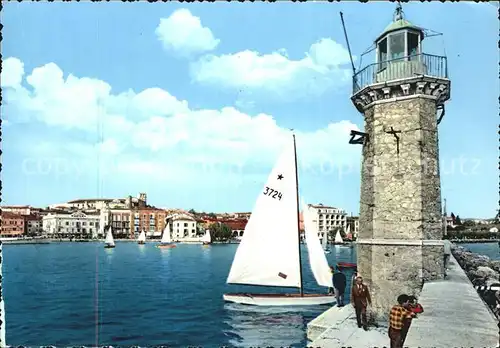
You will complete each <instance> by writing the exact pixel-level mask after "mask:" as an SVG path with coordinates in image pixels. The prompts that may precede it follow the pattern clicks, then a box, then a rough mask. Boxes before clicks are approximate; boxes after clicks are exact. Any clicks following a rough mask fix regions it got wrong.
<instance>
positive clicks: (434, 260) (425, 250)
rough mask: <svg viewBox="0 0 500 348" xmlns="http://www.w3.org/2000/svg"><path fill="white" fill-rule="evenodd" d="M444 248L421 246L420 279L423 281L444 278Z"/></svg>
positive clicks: (440, 246)
mask: <svg viewBox="0 0 500 348" xmlns="http://www.w3.org/2000/svg"><path fill="white" fill-rule="evenodd" d="M443 256H444V247H443V246H442V245H425V244H424V246H422V278H423V281H425V282H427V281H431V280H438V279H443V278H444V257H443Z"/></svg>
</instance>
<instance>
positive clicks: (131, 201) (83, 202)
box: [49, 193, 147, 211]
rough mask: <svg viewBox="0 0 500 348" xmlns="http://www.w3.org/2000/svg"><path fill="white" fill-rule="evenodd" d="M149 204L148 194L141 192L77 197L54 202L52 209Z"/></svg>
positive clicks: (118, 207) (139, 206) (137, 207)
mask: <svg viewBox="0 0 500 348" xmlns="http://www.w3.org/2000/svg"><path fill="white" fill-rule="evenodd" d="M146 206H147V195H146V194H145V193H139V194H138V195H137V197H132V196H128V197H126V198H91V199H75V200H72V201H68V202H66V203H59V204H52V205H50V206H49V208H51V209H70V208H75V209H78V210H82V211H85V210H101V209H105V208H110V209H134V208H135V209H139V208H143V207H146Z"/></svg>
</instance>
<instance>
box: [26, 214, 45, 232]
mask: <svg viewBox="0 0 500 348" xmlns="http://www.w3.org/2000/svg"><path fill="white" fill-rule="evenodd" d="M24 229H25V231H24V232H25V234H26V235H27V236H39V235H41V234H42V232H43V223H42V216H41V215H39V214H30V215H24Z"/></svg>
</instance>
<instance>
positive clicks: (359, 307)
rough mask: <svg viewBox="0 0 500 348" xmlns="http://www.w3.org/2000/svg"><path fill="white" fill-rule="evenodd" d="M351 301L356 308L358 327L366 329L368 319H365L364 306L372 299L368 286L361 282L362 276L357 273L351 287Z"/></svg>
mask: <svg viewBox="0 0 500 348" xmlns="http://www.w3.org/2000/svg"><path fill="white" fill-rule="evenodd" d="M351 303H352V305H353V306H354V309H355V310H356V321H357V322H358V327H359V328H361V327H363V329H364V330H365V331H367V330H368V321H367V319H366V307H368V305H370V304H371V303H372V299H371V297H370V290H369V289H368V286H366V285H365V284H363V277H361V276H360V275H359V274H358V275H357V276H356V284H354V285H352V287H351Z"/></svg>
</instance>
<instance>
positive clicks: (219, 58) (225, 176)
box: [1, 2, 499, 218]
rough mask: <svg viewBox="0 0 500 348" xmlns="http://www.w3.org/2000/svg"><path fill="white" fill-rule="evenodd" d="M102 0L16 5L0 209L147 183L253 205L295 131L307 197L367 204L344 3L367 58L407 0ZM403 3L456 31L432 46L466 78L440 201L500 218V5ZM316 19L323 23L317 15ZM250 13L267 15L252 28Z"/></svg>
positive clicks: (409, 13)
mask: <svg viewBox="0 0 500 348" xmlns="http://www.w3.org/2000/svg"><path fill="white" fill-rule="evenodd" d="M102 5H103V6H99V7H98V8H96V7H95V6H94V7H92V6H88V5H86V4H72V3H68V4H57V3H52V4H43V3H33V4H31V3H30V4H25V3H6V4H5V6H4V11H3V12H4V13H3V19H4V21H5V27H4V40H3V57H4V61H3V67H4V70H3V72H2V79H1V80H2V88H3V93H4V94H3V96H4V100H3V105H2V119H3V123H2V129H3V130H4V132H3V139H2V140H3V142H4V144H3V150H4V152H3V155H2V157H3V168H2V169H3V171H2V176H3V192H2V199H3V202H2V204H5V205H22V204H30V205H33V206H46V205H49V204H55V203H58V202H65V201H68V200H72V199H75V198H77V197H88V198H93V197H95V198H101V197H121V196H123V193H124V192H125V193H127V192H148V195H149V196H148V200H149V201H150V202H151V204H152V205H155V206H165V207H170V206H172V207H183V209H191V208H192V209H194V210H196V211H198V210H199V211H213V212H219V211H221V212H222V211H251V210H252V208H253V205H254V203H255V199H256V197H257V195H258V194H259V192H260V191H261V188H262V186H263V183H264V181H265V180H266V178H267V176H268V174H269V172H270V170H271V168H272V166H273V164H274V161H275V158H276V156H277V155H278V153H279V151H280V148H281V145H282V143H283V139H284V137H286V136H287V134H289V129H290V128H293V129H295V133H296V134H297V146H298V149H297V151H298V162H299V180H300V196H301V197H304V199H305V200H306V201H308V202H322V201H323V202H324V203H325V204H327V203H328V204H331V205H334V206H336V205H338V206H339V207H342V208H343V209H345V210H346V211H348V212H352V213H353V214H354V215H358V212H359V196H360V195H359V190H360V188H359V185H360V180H361V177H360V153H361V146H360V145H350V144H348V141H349V138H350V136H349V133H350V131H351V130H356V129H357V130H362V129H363V127H364V126H363V119H362V117H361V115H360V114H359V113H358V112H357V111H356V110H355V108H354V106H353V105H352V103H351V101H350V99H349V98H350V93H351V86H350V82H351V81H350V76H351V75H352V72H351V67H350V61H349V55H348V53H347V49H346V43H345V38H344V36H343V31H342V27H341V23H340V19H339V17H338V12H339V11H343V13H344V18H345V21H346V27H347V32H348V35H349V40H350V45H351V49H352V52H353V54H354V56H355V62H354V63H355V65H356V66H358V65H361V67H362V66H364V65H366V64H370V63H372V60H373V57H371V56H364V57H361V56H360V54H361V53H362V52H364V51H365V49H366V48H367V47H369V46H370V45H371V44H372V41H373V39H374V38H375V37H376V36H377V34H378V33H381V32H382V31H383V29H384V28H385V27H386V26H387V25H388V24H389V23H390V21H391V16H392V13H393V11H394V7H395V5H394V4H393V3H373V4H370V11H369V12H368V11H365V10H364V9H365V5H364V4H361V3H339V4H328V3H325V4H320V3H316V4H302V5H301V6H303V9H304V11H305V12H301V11H296V10H293V9H296V6H295V5H294V4H276V7H275V9H274V10H272V11H271V12H270V13H267V12H265V11H264V9H265V10H266V11H269V7H268V6H267V5H266V4H251V6H247V5H246V4H241V5H242V6H238V7H235V6H226V5H225V4H210V6H211V9H212V8H213V7H214V6H216V7H217V9H218V10H219V11H221V12H222V13H223V16H224V17H225V18H227V21H225V22H224V23H221V22H220V20H219V16H220V13H219V14H218V15H217V16H214V15H213V14H212V13H211V9H209V8H208V7H207V6H203V4H189V6H183V5H182V4H175V3H172V4H133V5H131V4H102ZM49 6H50V7H49ZM106 6H107V7H106ZM264 6H266V7H264ZM106 8H107V9H110V8H113V13H114V16H115V18H116V20H114V21H113V22H109V21H106V20H105V19H104V17H103V16H105V15H103V13H107V12H106V10H105V9H106ZM278 8H279V11H280V14H279V16H277V15H276V13H274V12H273V11H278ZM103 9H104V10H103ZM138 9H140V10H141V16H139V17H138V16H137V11H138ZM403 10H404V11H405V16H406V17H407V18H408V19H409V20H410V21H411V22H413V23H415V24H416V25H421V26H423V27H425V28H428V29H432V30H434V31H437V32H441V33H443V34H444V36H442V37H440V36H437V37H430V38H426V39H425V41H424V47H425V51H426V52H428V53H430V54H438V55H443V50H444V51H445V53H446V55H447V57H448V67H449V72H450V79H451V85H452V87H451V90H452V99H451V100H450V102H449V103H448V104H447V106H446V116H445V117H444V119H443V121H442V122H441V124H440V125H439V132H440V139H439V144H440V159H441V160H440V161H441V172H442V173H441V174H442V175H441V178H442V198H443V199H444V198H446V199H447V201H448V211H449V212H450V211H455V212H458V213H459V214H460V216H461V217H462V216H463V217H471V218H472V217H474V218H491V217H493V216H494V215H495V214H496V210H497V208H498V204H497V200H498V197H497V193H496V188H497V186H498V169H497V166H498V151H497V148H498V136H497V134H496V129H497V121H496V116H497V113H498V110H497V97H498V94H499V91H498V84H497V81H496V80H497V75H496V71H497V63H498V62H497V60H498V59H497V55H496V54H497V48H496V42H497V38H496V29H497V18H496V16H497V13H496V8H495V6H491V5H490V4H487V3H482V4H478V3H473V2H470V3H463V2H462V3H454V4H451V3H429V4H423V3H415V4H414V3H408V4H403ZM263 11H264V12H263ZM304 13H306V14H308V15H306V16H305V17H304ZM440 13H447V16H444V17H443V16H442V15H440ZM51 14H57V15H51ZM310 16H313V17H314V18H316V19H317V20H316V21H315V24H316V25H315V27H311V26H310V25H307V26H305V24H306V23H309V22H307V21H308V20H309V19H308V18H310ZM277 17H279V18H280V19H279V23H278V24H277V23H276V18H277ZM472 17H473V18H472ZM16 18H26V21H23V22H22V23H21V22H19V21H17V20H16ZM304 18H305V19H304ZM68 21H70V22H71V23H72V25H71V26H68V25H67V23H68ZM252 21H259V26H258V27H255V26H249V28H250V29H247V28H245V27H246V26H245V25H242V23H253V22H252ZM471 21H473V22H474V23H477V25H475V26H473V27H470V26H469V25H467V23H471ZM110 23H113V24H110ZM130 23H134V24H133V25H130ZM360 23H362V24H363V25H359V24H360ZM98 24H99V25H98ZM301 24H304V27H307V29H306V30H304V29H300V28H302V27H303V26H302V25H301ZM277 28H279V29H277ZM366 28H369V30H367V29H366ZM173 30H174V31H175V32H183V33H186V35H184V36H182V35H179V36H172V35H169V33H171V32H172V31H173ZM367 33H370V34H367ZM263 36H265V37H266V40H265V42H264V40H261V38H262V37H263ZM47 37H49V38H57V39H51V40H47ZM241 37H245V40H243V41H242V40H241V39H240V38H241ZM72 42H79V44H78V45H75V44H72ZM443 43H444V46H443V45H442V44H443ZM67 47H71V50H68V49H67ZM478 56H479V57H481V64H474V62H477V57H478ZM235 62H237V64H236V63H235ZM492 71H495V72H494V73H492ZM477 86H492V87H491V88H489V87H488V88H486V89H484V88H476V87H477ZM475 115H478V116H475ZM488 129H491V131H490V132H489V133H487V130H488ZM493 187H494V188H493ZM124 188H126V189H124ZM464 197H467V199H465V198H464ZM471 202H473V203H471ZM184 207H185V208H184Z"/></svg>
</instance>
